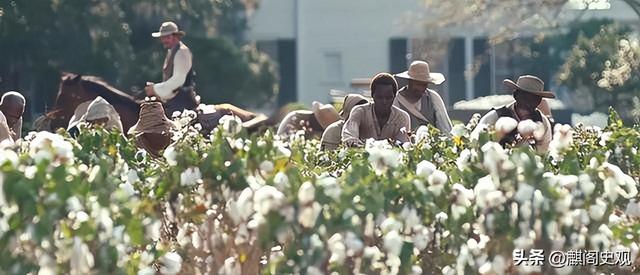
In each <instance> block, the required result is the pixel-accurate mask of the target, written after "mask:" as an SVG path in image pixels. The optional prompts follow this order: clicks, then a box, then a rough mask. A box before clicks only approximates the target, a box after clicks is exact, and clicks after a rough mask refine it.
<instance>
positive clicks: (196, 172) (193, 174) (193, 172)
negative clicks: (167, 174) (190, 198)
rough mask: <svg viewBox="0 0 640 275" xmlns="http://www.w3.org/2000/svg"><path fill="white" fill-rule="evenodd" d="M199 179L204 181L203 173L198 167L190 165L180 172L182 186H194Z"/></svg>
mask: <svg viewBox="0 0 640 275" xmlns="http://www.w3.org/2000/svg"><path fill="white" fill-rule="evenodd" d="M199 181H202V173H200V168H198V167H189V168H187V170H185V171H184V172H182V173H181V174H180V185H182V186H194V185H196V183H198V182H199Z"/></svg>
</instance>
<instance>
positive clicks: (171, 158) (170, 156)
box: [162, 146, 178, 166]
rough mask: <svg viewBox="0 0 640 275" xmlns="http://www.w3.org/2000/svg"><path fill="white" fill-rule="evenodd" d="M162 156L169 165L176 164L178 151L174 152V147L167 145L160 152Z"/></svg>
mask: <svg viewBox="0 0 640 275" xmlns="http://www.w3.org/2000/svg"><path fill="white" fill-rule="evenodd" d="M162 156H163V157H164V159H165V160H166V161H167V164H169V166H176V165H178V162H177V161H176V157H177V156H178V153H177V152H176V148H175V147H174V146H169V147H167V148H166V149H164V152H162Z"/></svg>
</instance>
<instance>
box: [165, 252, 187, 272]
mask: <svg viewBox="0 0 640 275" xmlns="http://www.w3.org/2000/svg"><path fill="white" fill-rule="evenodd" d="M160 263H161V264H162V267H161V268H160V273H162V274H167V275H170V274H178V273H179V272H180V270H181V269H182V257H181V256H180V254H178V253H176V252H167V253H166V254H164V255H163V256H162V257H161V258H160Z"/></svg>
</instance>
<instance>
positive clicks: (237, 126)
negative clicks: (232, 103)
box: [218, 115, 242, 136]
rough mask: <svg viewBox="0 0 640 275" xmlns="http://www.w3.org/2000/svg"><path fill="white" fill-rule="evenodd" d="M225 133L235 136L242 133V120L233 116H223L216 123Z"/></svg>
mask: <svg viewBox="0 0 640 275" xmlns="http://www.w3.org/2000/svg"><path fill="white" fill-rule="evenodd" d="M218 123H220V125H222V129H223V130H224V132H225V133H227V134H228V135H231V136H235V135H237V134H238V133H240V131H242V120H240V118H239V117H238V116H235V115H225V116H223V117H221V118H220V120H219V121H218Z"/></svg>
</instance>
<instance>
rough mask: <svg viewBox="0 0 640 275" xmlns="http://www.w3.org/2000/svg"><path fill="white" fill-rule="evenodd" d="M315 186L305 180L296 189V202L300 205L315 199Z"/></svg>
mask: <svg viewBox="0 0 640 275" xmlns="http://www.w3.org/2000/svg"><path fill="white" fill-rule="evenodd" d="M315 195H316V188H315V187H314V186H313V184H312V183H311V182H308V181H305V182H304V183H303V184H302V185H300V189H298V202H299V203H300V204H301V205H305V204H309V203H311V202H312V201H313V200H314V199H315Z"/></svg>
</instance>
